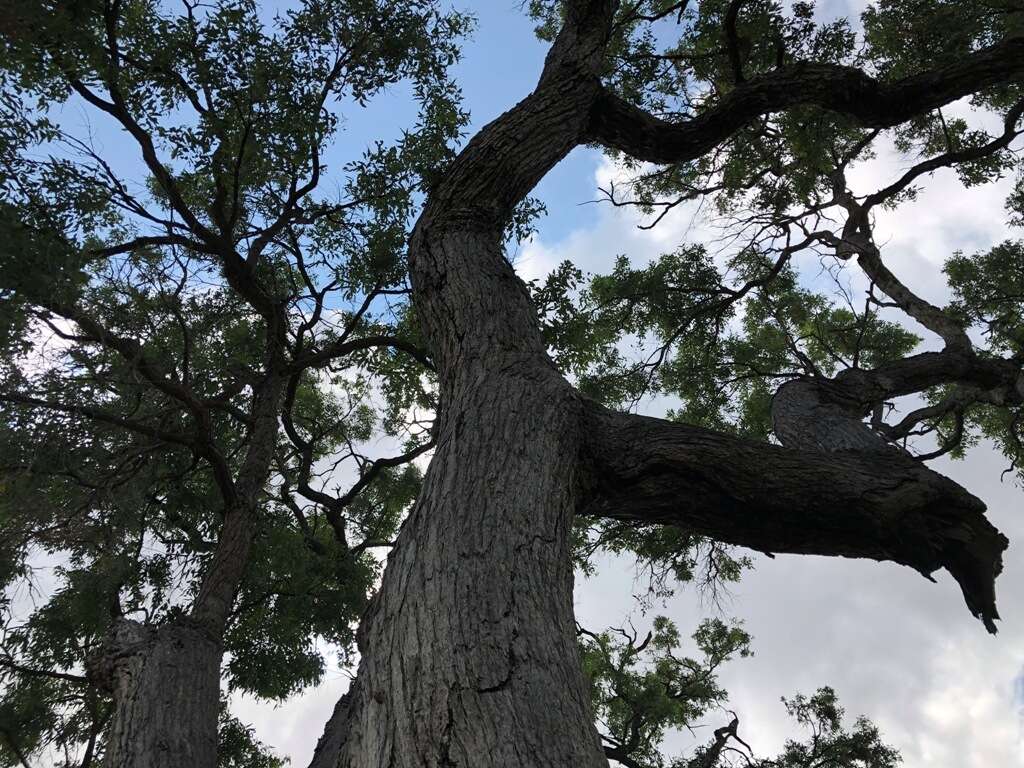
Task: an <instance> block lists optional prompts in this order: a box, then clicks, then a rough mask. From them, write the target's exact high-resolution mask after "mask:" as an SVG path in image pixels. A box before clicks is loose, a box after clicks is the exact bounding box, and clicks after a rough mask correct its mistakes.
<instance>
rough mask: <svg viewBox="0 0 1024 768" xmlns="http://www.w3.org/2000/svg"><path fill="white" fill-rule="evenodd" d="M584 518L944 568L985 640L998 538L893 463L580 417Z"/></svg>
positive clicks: (770, 548) (964, 502)
mask: <svg viewBox="0 0 1024 768" xmlns="http://www.w3.org/2000/svg"><path fill="white" fill-rule="evenodd" d="M588 424H589V426H588V428H587V429H586V430H585V432H586V434H587V435H588V440H587V454H586V455H588V456H590V457H591V461H592V462H593V465H592V466H593V469H592V473H591V475H590V477H591V478H592V480H591V482H592V483H593V485H592V486H591V488H590V494H589V500H588V502H587V503H586V504H585V505H584V506H583V508H582V509H581V513H582V514H587V515H600V516H606V517H612V518H616V519H624V520H635V521H639V522H647V523H664V524H671V525H679V526H682V527H684V528H686V529H687V530H692V531H694V532H696V533H700V534H702V535H705V536H709V537H711V538H714V539H716V540H718V541H724V542H727V543H731V544H739V545H741V546H745V547H751V548H753V549H756V550H760V551H764V552H773V553H774V552H784V553H794V554H814V555H832V556H842V557H861V558H870V559H873V560H891V561H893V562H896V563H900V564H902V565H907V566H910V567H911V568H914V569H915V570H917V571H920V572H921V573H923V574H925V575H926V576H927V575H929V574H931V573H932V572H934V571H936V570H938V569H940V568H945V569H946V570H947V571H949V572H950V573H951V574H952V575H953V577H954V578H955V579H956V580H957V582H958V583H959V584H960V587H961V589H962V590H963V594H964V599H965V600H966V602H967V606H968V608H969V609H970V610H971V612H972V613H973V614H974V615H975V616H977V617H978V618H980V619H981V620H982V621H983V622H984V623H985V626H986V627H987V628H988V629H989V630H990V631H995V625H994V623H993V622H994V620H995V619H997V618H998V613H997V612H996V607H995V587H994V580H995V577H996V576H997V575H998V574H999V572H1000V570H1001V569H1002V563H1001V555H1002V552H1003V550H1004V549H1005V548H1006V546H1007V543H1008V542H1007V540H1006V538H1005V537H1004V536H1003V535H1002V534H1001V533H999V532H998V531H997V530H996V529H995V528H994V527H993V526H992V525H991V523H989V522H988V521H987V520H986V519H985V516H984V512H985V505H984V504H983V503H982V502H981V501H980V500H978V499H977V498H975V497H974V496H972V495H970V494H969V493H968V492H967V491H965V490H964V489H963V488H961V487H960V486H959V485H957V484H956V483H954V482H953V481H952V480H949V479H948V478H945V477H943V476H942V475H940V474H938V473H936V472H933V471H931V470H929V469H928V468H926V467H924V466H923V465H921V464H920V463H918V462H915V461H913V460H912V459H909V458H906V457H902V456H900V455H899V454H898V453H896V452H895V451H889V452H887V453H885V454H869V453H862V452H854V451H843V452H836V453H825V452H823V451H809V450H803V451H799V450H792V449H789V448H783V447H779V446H773V445H766V444H762V443H755V442H750V441H744V440H740V439H738V438H734V437H731V436H728V435H723V434H719V433H716V432H711V431H709V430H704V429H700V428H697V427H691V426H686V425H680V424H673V423H670V422H666V421H662V420H660V419H652V418H647V417H642V416H633V415H626V414H618V413H612V412H610V411H607V410H604V409H601V408H598V407H596V406H594V407H592V408H591V409H590V410H589V412H588Z"/></svg>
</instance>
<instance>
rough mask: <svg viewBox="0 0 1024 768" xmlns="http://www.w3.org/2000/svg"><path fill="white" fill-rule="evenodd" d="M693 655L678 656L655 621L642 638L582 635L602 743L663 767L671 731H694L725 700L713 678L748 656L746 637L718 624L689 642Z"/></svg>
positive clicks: (676, 642)
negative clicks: (733, 661) (722, 668)
mask: <svg viewBox="0 0 1024 768" xmlns="http://www.w3.org/2000/svg"><path fill="white" fill-rule="evenodd" d="M692 640H693V643H694V647H695V649H696V651H697V654H696V655H695V656H694V657H690V656H680V655H679V654H678V653H677V651H678V649H679V646H680V643H681V638H680V635H679V631H678V629H676V626H675V624H673V623H672V622H671V621H670V620H668V619H667V618H665V617H663V616H659V617H656V618H655V619H654V622H653V627H652V629H651V631H650V632H649V633H648V634H647V636H646V637H645V638H643V639H640V638H639V637H638V635H637V633H636V632H634V631H630V630H626V629H613V630H608V631H605V632H602V633H601V634H592V633H589V632H585V631H584V632H583V633H582V634H581V652H582V656H583V669H584V672H585V673H586V675H587V678H588V680H589V681H590V695H591V702H592V704H593V707H594V711H595V713H596V715H597V718H598V723H599V725H600V726H601V729H602V739H603V740H604V741H605V742H606V744H607V745H608V746H609V747H610V748H611V749H613V750H621V754H622V755H623V756H628V757H629V758H630V759H632V760H635V761H637V762H638V763H639V764H642V765H644V766H651V767H652V768H654V767H655V766H657V767H659V768H660V766H664V765H666V764H667V763H666V762H665V760H664V758H663V756H662V755H661V754H660V753H659V751H658V747H659V745H660V743H661V741H662V739H663V738H664V736H665V734H666V732H668V731H669V730H681V729H685V728H687V727H690V726H692V725H695V724H696V723H697V721H698V719H699V718H701V717H703V716H704V715H705V714H707V713H708V712H709V711H711V710H712V709H713V708H715V707H717V706H720V705H721V704H722V703H723V702H724V701H725V700H726V692H725V691H724V690H723V689H722V688H721V687H720V686H719V684H718V681H717V678H716V671H717V670H718V668H719V667H720V666H721V665H722V664H723V663H725V662H726V661H728V660H729V659H731V658H733V657H736V656H738V657H745V656H749V655H750V636H749V635H747V633H746V632H744V631H743V629H742V628H741V627H740V626H739V625H735V624H734V625H729V624H726V623H724V622H722V621H720V620H717V619H709V620H706V621H704V622H702V623H701V624H700V626H699V627H698V628H697V630H696V631H695V632H694V634H693V636H692Z"/></svg>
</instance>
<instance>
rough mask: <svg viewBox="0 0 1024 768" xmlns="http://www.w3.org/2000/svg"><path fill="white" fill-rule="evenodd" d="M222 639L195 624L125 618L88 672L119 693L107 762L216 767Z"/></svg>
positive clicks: (120, 767)
mask: <svg viewBox="0 0 1024 768" xmlns="http://www.w3.org/2000/svg"><path fill="white" fill-rule="evenodd" d="M220 659H221V648H220V642H219V641H218V640H216V639H214V638H212V637H210V635H209V634H208V633H207V632H206V630H205V629H204V628H203V627H202V626H201V625H199V624H198V623H196V622H193V621H191V620H189V619H178V620H176V621H174V622H170V623H167V624H164V625H162V626H160V627H152V626H146V625H144V624H139V623H137V622H134V621H128V620H125V619H120V620H118V621H117V622H116V623H115V625H114V629H113V631H112V633H111V637H110V638H109V639H108V641H107V643H106V644H105V647H104V649H103V652H102V653H101V654H100V655H99V656H97V657H95V658H94V659H93V660H92V663H91V664H90V668H89V677H90V679H91V680H92V681H93V683H94V684H96V685H97V686H98V687H100V688H102V689H103V690H106V691H107V692H108V693H110V694H111V695H112V696H113V699H114V713H113V716H112V718H111V723H110V729H109V731H108V734H107V746H106V754H105V757H104V764H105V765H107V766H110V767H111V768H114V767H115V766H116V768H182V766H211V767H212V766H216V764H217V715H218V707H219V702H220V699H219V697H220Z"/></svg>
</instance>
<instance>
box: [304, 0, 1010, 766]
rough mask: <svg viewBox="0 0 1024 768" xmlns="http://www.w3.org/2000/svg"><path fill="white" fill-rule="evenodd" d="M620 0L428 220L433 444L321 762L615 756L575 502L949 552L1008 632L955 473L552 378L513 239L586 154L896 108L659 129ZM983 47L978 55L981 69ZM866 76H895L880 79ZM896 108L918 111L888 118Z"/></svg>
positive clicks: (749, 534) (678, 147)
mask: <svg viewBox="0 0 1024 768" xmlns="http://www.w3.org/2000/svg"><path fill="white" fill-rule="evenodd" d="M616 6H617V3H615V2H613V0H571V1H570V2H569V3H567V5H566V7H565V11H566V15H565V24H564V27H563V29H562V31H561V32H560V33H559V35H558V38H557V39H556V40H555V42H554V44H553V46H552V49H551V51H550V53H549V55H548V58H547V60H546V62H545V66H544V71H543V73H542V75H541V78H540V82H539V84H538V87H537V89H536V90H535V91H534V92H533V93H532V94H530V95H529V96H527V98H525V99H524V100H523V101H522V102H520V103H519V104H518V105H516V106H515V107H514V108H513V109H511V110H509V112H507V113H505V114H504V115H502V116H501V117H499V118H498V119H497V120H495V121H494V122H492V123H491V124H489V125H488V126H486V127H485V128H484V129H483V130H482V131H481V132H480V133H479V134H478V135H477V136H475V137H474V138H473V140H472V141H470V143H469V144H468V145H467V146H466V148H465V149H464V150H463V151H462V152H461V153H460V154H459V156H458V157H457V158H456V159H455V161H454V162H453V164H452V166H451V167H450V169H449V170H448V172H447V173H446V174H445V176H444V178H443V179H442V180H441V181H440V183H439V184H438V185H437V186H436V187H435V188H434V189H433V190H432V191H431V193H430V198H429V200H428V202H427V205H426V207H425V209H424V211H423V214H422V216H421V217H420V221H419V222H418V223H417V226H416V230H415V232H414V235H413V238H412V241H411V244H410V250H409V264H410V275H411V279H412V285H413V301H414V304H415V307H416V311H417V317H418V319H419V321H420V322H421V323H422V326H423V330H424V333H425V336H426V338H427V339H428V342H429V345H430V348H431V351H432V353H433V357H434V360H435V362H436V364H437V368H438V372H439V376H440V395H441V412H440V417H439V423H438V427H437V429H438V443H437V449H436V453H435V455H434V458H433V460H432V462H431V465H430V469H429V470H428V472H427V476H426V478H425V481H424V485H423V489H422V491H421V494H420V498H419V499H418V500H417V502H416V504H415V506H414V507H413V509H412V511H411V512H410V515H409V518H408V520H407V521H406V523H405V525H404V527H403V529H402V531H401V533H400V535H399V537H398V541H397V543H396V546H395V547H394V548H393V549H392V552H391V554H390V556H389V558H388V564H387V569H386V571H385V574H384V578H383V582H382V584H381V588H380V591H379V592H378V594H377V596H376V597H375V598H374V600H373V603H372V604H371V607H370V610H369V611H368V613H367V615H366V616H365V617H364V618H363V621H362V624H361V626H360V631H359V648H360V652H361V654H362V660H361V663H360V666H359V672H358V677H357V680H356V682H355V683H354V684H353V688H352V690H351V691H350V692H349V694H348V695H347V697H346V700H345V701H344V702H343V703H342V704H339V707H337V708H336V710H335V712H334V714H333V715H332V717H331V720H330V722H329V725H328V730H327V733H325V736H324V738H323V739H322V740H321V742H320V745H319V746H318V750H317V756H316V758H315V759H316V763H315V765H316V766H317V768H320V766H340V767H342V768H383V767H384V766H387V768H404V767H405V766H408V767H409V768H412V766H417V768H419V767H421V766H427V767H428V768H435V767H437V768H441V767H450V766H460V767H462V768H469V767H470V766H472V767H473V768H489V767H491V766H493V767H494V768H497V767H498V766H509V765H517V766H518V765H522V766H529V767H530V768H545V767H548V766H550V767H551V768H555V767H556V766H557V767H558V768H566V767H567V766H581V767H583V768H588V767H595V768H596V767H597V766H605V765H607V760H606V758H605V757H604V755H603V752H602V749H601V745H600V740H599V738H598V736H597V733H596V731H595V728H594V725H593V720H592V713H591V711H590V704H589V701H588V695H587V686H586V682H585V680H584V677H583V674H582V671H581V669H580V665H579V659H578V650H577V644H576V633H575V629H574V620H573V614H572V567H571V557H570V555H571V553H570V544H571V538H570V534H571V527H572V519H573V516H574V515H575V514H591V515H603V516H608V517H617V518H620V519H628V520H635V521H638V522H642V523H646V524H672V525H679V526H683V527H686V528H688V529H690V530H697V531H699V532H701V533H703V534H705V535H708V536H711V537H716V538H718V539H720V540H722V541H728V542H733V543H736V544H741V545H747V546H752V547H755V548H761V549H775V550H776V551H792V552H804V553H818V554H831V555H843V556H849V557H871V558H875V559H886V560H895V561H897V562H901V563H904V564H907V565H910V566H912V567H914V568H917V569H918V570H921V571H923V572H925V573H930V572H931V571H933V570H935V569H936V568H940V567H945V568H947V569H949V570H950V571H951V572H952V573H953V575H954V576H955V577H956V578H957V580H958V581H959V582H960V584H961V586H962V587H963V589H964V595H965V597H966V599H967V602H968V605H969V607H970V608H971V610H972V611H973V612H974V613H975V614H976V615H978V616H980V617H982V618H983V619H984V620H985V621H986V623H987V625H988V626H990V627H992V626H993V625H992V620H993V619H994V618H995V598H994V588H993V580H994V577H995V575H996V574H997V573H998V571H999V568H1000V554H1001V552H1002V550H1003V549H1004V548H1005V546H1006V541H1005V539H1004V538H1003V537H1002V536H1001V535H1000V534H999V533H998V531H996V530H995V529H994V528H993V527H992V526H991V525H990V524H988V522H987V521H986V520H985V518H984V515H983V512H984V505H983V504H981V502H979V501H978V500H977V499H975V498H974V497H972V496H970V494H968V493H966V492H965V491H963V489H961V488H959V487H958V486H956V484H955V483H952V482H951V481H949V480H947V479H945V478H942V477H941V476H939V475H936V474H935V473H933V472H930V471H929V470H927V469H926V468H924V467H921V466H920V465H917V464H914V463H913V462H909V460H908V462H906V463H903V462H901V463H899V465H898V466H892V465H891V463H890V462H888V461H886V458H885V457H879V456H878V455H877V454H874V455H873V456H868V457H863V458H860V457H858V456H857V455H855V454H850V455H847V454H845V453H844V454H842V455H838V454H834V453H832V454H830V453H824V452H821V451H820V450H815V451H792V450H787V449H784V448H780V447H778V446H769V445H764V444H757V443H751V442H746V441H741V440H737V439H735V438H732V437H729V436H726V435H721V434H716V433H713V432H708V431H707V430H699V429H696V428H692V427H685V426H683V425H679V424H669V423H667V422H663V421H659V420H657V419H643V418H641V417H635V416H628V415H622V414H611V413H609V412H607V411H604V410H603V409H601V408H598V407H597V406H596V405H594V404H593V403H589V402H586V401H585V400H584V399H583V398H582V397H580V396H579V395H578V393H576V392H575V391H574V390H573V389H572V387H571V386H570V385H569V384H568V383H567V382H566V381H565V380H564V379H563V378H562V377H561V376H560V375H559V374H558V372H557V371H556V370H555V369H554V366H553V365H552V363H551V361H550V360H549V358H548V357H547V355H546V350H545V347H544V343H543V340H542V338H541V335H540V332H539V329H538V326H537V319H536V313H535V311H534V308H533V307H532V305H531V303H530V300H529V297H528V293H527V291H526V288H525V286H524V285H523V283H522V282H521V281H520V280H519V279H518V278H517V277H516V276H515V273H514V272H513V270H512V268H511V266H510V265H509V264H508V262H507V261H506V260H505V258H504V254H503V251H502V247H501V233H502V229H503V227H504V224H505V222H506V221H507V220H508V217H509V216H510V215H511V213H512V210H513V209H514V207H515V205H516V204H517V203H518V202H519V201H520V200H521V199H522V198H523V197H524V196H525V195H526V194H528V193H529V191H530V190H531V189H532V188H533V186H534V185H535V184H536V183H537V182H538V181H539V180H540V178H541V177H542V176H543V175H544V174H545V173H546V172H547V171H548V170H550V169H551V168H552V167H553V166H554V165H555V164H556V163H557V162H559V161H560V160H561V159H562V158H563V157H564V156H565V155H566V154H568V152H569V151H571V150H572V148H573V147H575V146H577V145H578V144H580V143H581V142H583V141H587V140H596V141H599V142H601V143H604V144H605V145H606V146H611V147H614V148H617V149H621V150H623V151H625V152H628V153H630V154H633V155H634V156H637V157H640V158H644V159H651V160H654V161H656V162H658V161H661V162H674V161H680V162H682V161H685V160H687V159H693V158H694V157H697V156H699V155H700V154H702V153H703V152H704V151H706V150H707V149H708V148H710V147H712V146H714V145H715V144H717V143H719V142H720V141H722V140H724V139H725V138H727V136H728V135H729V133H730V132H732V131H733V130H734V129H735V128H738V127H740V126H741V125H743V124H745V123H746V122H748V121H749V120H750V119H751V118H752V117H754V116H756V115H759V114H762V113H765V112H768V111H772V110H773V109H777V108H784V107H786V106H789V105H791V104H794V103H801V102H810V103H821V104H822V105H823V106H830V107H832V108H836V109H838V110H839V111H841V112H844V113H847V114H851V115H852V116H853V117H855V118H858V119H863V120H864V121H866V122H870V120H869V119H868V118H870V119H871V120H876V121H877V120H878V119H880V118H878V115H877V114H876V113H875V112H874V111H872V110H874V109H875V107H877V106H878V104H875V103H874V102H872V104H871V105H869V108H868V109H867V112H866V117H865V115H861V114H860V113H859V112H858V108H855V107H856V105H854V107H851V106H850V105H849V104H845V102H844V103H839V104H838V105H836V104H833V102H835V101H836V99H835V98H834V96H835V94H834V93H833V92H832V91H831V90H829V88H830V83H829V82H828V78H827V77H825V76H824V75H822V74H821V73H818V72H810V73H808V72H804V70H803V69H800V68H797V69H795V70H793V72H791V73H790V75H791V77H789V76H788V75H787V77H788V78H789V79H787V78H782V77H774V76H766V77H765V78H761V81H762V82H758V83H753V84H750V85H744V86H743V87H742V88H738V89H737V93H738V94H739V95H738V96H735V97H732V98H731V99H729V100H726V101H727V103H724V104H723V106H722V107H721V109H720V110H718V112H717V113H713V114H711V115H710V116H705V117H702V118H698V119H695V120H691V121H688V122H686V123H683V124H681V125H671V126H670V125H668V124H666V123H663V122H661V121H658V120H657V119H655V118H653V117H651V116H649V115H646V114H644V113H642V112H641V111H640V110H637V109H636V108H634V107H630V106H628V105H625V104H624V102H622V101H621V100H620V99H617V97H614V96H612V95H611V94H609V93H606V92H603V90H602V87H601V84H600V81H599V79H598V74H599V72H600V68H601V65H602V61H603V55H604V46H605V44H606V41H607V37H608V33H609V30H610V28H611V20H612V15H613V13H614V11H615V8H616ZM988 56H989V54H988V53H987V52H986V54H985V56H980V55H979V57H978V58H979V61H980V63H978V62H975V64H976V65H977V66H979V67H981V68H982V69H983V70H984V72H983V74H984V73H985V72H988V70H987V69H984V68H985V67H989V64H990V63H991V62H989V58H986V57H988ZM993 60H995V58H993ZM993 66H996V65H993ZM991 68H992V67H989V69H991ZM996 68H998V67H996ZM830 72H831V70H830ZM827 74H828V73H825V75H827ZM832 74H836V73H834V72H832ZM839 74H840V75H844V73H842V72H841V73H839ZM847 74H848V73H847ZM844 76H845V75H844ZM943 77H945V78H946V79H947V80H949V82H945V80H943ZM958 78H959V79H958ZM935 79H936V80H937V81H938V85H936V86H935V87H932V84H931V83H930V82H929V83H927V84H926V85H927V87H925V86H922V85H921V83H919V82H918V81H917V80H914V81H913V82H911V81H909V80H908V81H907V85H906V86H905V87H904V88H903V90H902V91H901V90H900V89H898V88H895V87H893V88H890V89H889V90H888V91H885V93H882V94H881V96H879V95H878V93H876V94H875V95H876V96H878V98H876V99H875V101H876V102H878V103H884V104H889V103H890V102H892V103H897V102H898V103H903V100H905V99H902V97H904V96H907V97H915V98H918V99H919V100H920V99H924V100H926V101H927V100H928V99H932V100H938V101H942V102H943V103H944V101H943V100H949V98H951V96H950V94H951V93H953V92H957V89H958V88H959V89H963V88H964V87H965V86H964V83H963V82H962V80H963V77H962V73H961V72H960V71H959V70H955V71H953V70H951V71H950V72H948V73H944V74H943V76H938V75H937V76H936V78H935ZM776 80H778V81H779V82H778V83H777V82H776ZM798 80H799V82H797V81H798ZM822 83H824V85H822ZM861 85H862V86H863V88H862V90H864V91H870V90H873V91H880V86H878V84H877V83H873V81H870V79H869V78H865V82H863V83H861ZM776 86H778V87H776ZM783 86H784V87H783ZM801 88H804V89H805V90H804V91H802V90H801ZM915 89H916V90H915ZM762 91H764V93H762ZM890 91H891V93H890ZM870 95H871V94H867V96H870ZM748 96H749V97H750V98H747V97H748ZM867 96H866V97H865V98H867ZM897 96H899V97H901V98H899V99H897V98H896V97H897ZM882 97H884V98H882ZM901 99H902V100H901ZM929 103H930V102H929ZM884 119H885V120H891V123H892V124H894V123H896V122H899V121H900V120H902V119H903V118H902V117H900V113H899V111H898V110H895V109H894V112H893V114H892V115H888V116H887V117H885V118H884ZM871 124H874V123H871ZM794 418H796V419H802V420H803V422H805V423H807V422H808V419H806V418H803V417H802V415H801V414H794ZM810 421H813V419H811V420H810ZM861 426H863V425H861Z"/></svg>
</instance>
